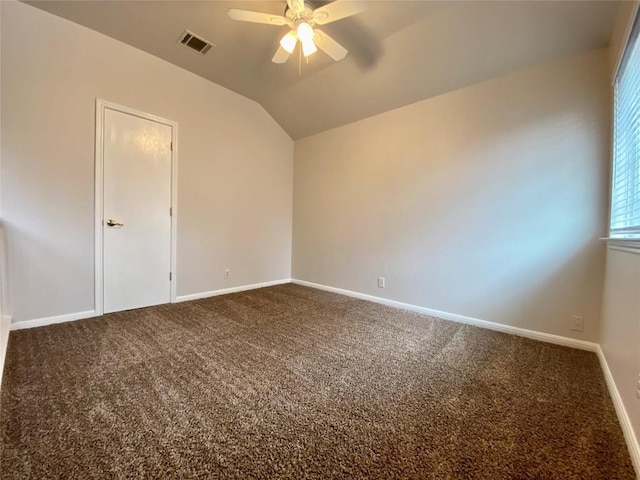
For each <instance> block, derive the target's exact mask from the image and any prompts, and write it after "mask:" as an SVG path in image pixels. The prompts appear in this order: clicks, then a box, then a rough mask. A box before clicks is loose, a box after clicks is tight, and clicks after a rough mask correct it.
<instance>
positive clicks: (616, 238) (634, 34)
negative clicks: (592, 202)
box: [605, 6, 640, 250]
mask: <svg viewBox="0 0 640 480" xmlns="http://www.w3.org/2000/svg"><path fill="white" fill-rule="evenodd" d="M635 42H640V16H639V15H638V8H637V6H636V8H635V10H634V12H633V15H631V18H630V21H629V24H628V25H627V31H626V34H625V41H624V47H623V48H622V49H621V53H620V55H619V58H618V62H617V65H616V69H615V72H614V75H613V82H612V112H611V113H612V115H611V120H612V123H611V125H612V128H611V134H612V135H611V172H610V173H611V175H610V195H609V221H608V225H607V231H608V236H607V237H606V238H605V240H607V241H608V243H609V244H610V245H613V246H618V247H623V248H630V249H634V250H635V249H640V235H639V236H635V235H634V236H633V237H624V236H621V235H620V233H619V232H612V230H611V223H612V211H613V198H614V190H613V187H614V180H615V179H614V175H615V151H616V149H615V144H616V130H615V129H616V101H617V91H616V89H617V84H618V77H619V74H621V73H622V71H623V68H624V65H625V61H626V58H627V54H628V52H630V49H631V48H632V47H633V46H634V44H635Z"/></svg>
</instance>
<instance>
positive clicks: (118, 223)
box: [107, 219, 124, 227]
mask: <svg viewBox="0 0 640 480" xmlns="http://www.w3.org/2000/svg"><path fill="white" fill-rule="evenodd" d="M107 225H109V226H110V227H123V226H124V223H120V222H116V221H115V220H112V219H109V220H107Z"/></svg>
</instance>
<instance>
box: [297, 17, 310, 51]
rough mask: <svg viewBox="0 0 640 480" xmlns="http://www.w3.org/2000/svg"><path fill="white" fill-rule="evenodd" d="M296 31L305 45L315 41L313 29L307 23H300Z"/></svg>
mask: <svg viewBox="0 0 640 480" xmlns="http://www.w3.org/2000/svg"><path fill="white" fill-rule="evenodd" d="M296 31H297V32H298V38H299V39H300V41H301V42H302V44H303V45H304V44H305V43H308V42H312V41H313V28H311V25H309V24H308V23H307V22H300V23H299V24H298V26H297V27H296Z"/></svg>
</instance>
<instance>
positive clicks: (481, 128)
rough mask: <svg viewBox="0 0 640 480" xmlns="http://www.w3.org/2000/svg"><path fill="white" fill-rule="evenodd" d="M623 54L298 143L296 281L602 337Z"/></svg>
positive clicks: (588, 58) (508, 81)
mask: <svg viewBox="0 0 640 480" xmlns="http://www.w3.org/2000/svg"><path fill="white" fill-rule="evenodd" d="M607 60H608V59H607V51H606V50H598V51H594V52H591V53H589V54H586V55H582V56H579V57H573V58H569V59H566V60H563V61H559V62H556V63H552V64H547V65H544V66H540V67H535V68H531V69H527V70H523V71H520V72H517V73H514V74H511V75H508V76H504V77H501V78H497V79H495V80H491V81H488V82H484V83H480V84H476V85H474V86H471V87H468V88H464V89H462V90H458V91H455V92H451V93H448V94H445V95H442V96H439V97H436V98H432V99H428V100H425V101H422V102H419V103H416V104H413V105H410V106H407V107H403V108H400V109H398V110H394V111H391V112H388V113H384V114H382V115H378V116H375V117H371V118H369V119H366V120H363V121H359V122H356V123H353V124H350V125H347V126H344V127H340V128H337V129H335V130H331V131H327V132H324V133H321V134H318V135H315V136H312V137H308V138H306V139H302V140H299V141H297V142H296V145H295V166H294V219H293V225H294V232H293V272H292V275H293V277H294V278H296V279H300V280H306V281H310V282H315V283H319V284H324V285H329V286H332V287H338V288H343V289H347V290H352V291H356V292H360V293H365V294H370V295H376V296H380V297H384V298H388V299H391V300H396V301H400V302H406V303H410V304H414V305H418V306H423V307H427V308H432V309H436V310H441V311H445V312H449V313H454V314H458V315H467V316H471V317H475V318H479V319H483V320H489V321H493V322H499V323H503V324H507V325H514V326H518V327H523V328H528V329H532V330H537V331H541V332H547V333H552V334H558V335H564V336H568V337H574V338H578V339H583V340H589V341H596V340H597V339H598V331H599V322H600V307H601V293H602V277H603V265H604V245H603V244H602V242H600V241H599V240H598V237H601V236H602V235H603V234H604V233H605V232H606V227H605V223H606V217H607V213H606V205H607V178H608V163H607V160H608V152H609V108H610V103H609V96H608V95H609V90H608V63H607ZM378 276H383V277H386V282H387V287H386V288H385V289H379V288H377V286H376V281H377V277H378ZM574 314H575V315H582V316H584V317H585V319H586V320H585V322H586V324H585V330H584V333H578V332H572V331H571V330H570V320H571V315H574Z"/></svg>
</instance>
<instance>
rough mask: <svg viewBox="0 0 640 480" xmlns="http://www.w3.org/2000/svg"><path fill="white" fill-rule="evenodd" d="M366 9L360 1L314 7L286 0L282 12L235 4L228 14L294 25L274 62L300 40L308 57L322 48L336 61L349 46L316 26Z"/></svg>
mask: <svg viewBox="0 0 640 480" xmlns="http://www.w3.org/2000/svg"><path fill="white" fill-rule="evenodd" d="M364 10H365V8H364V5H363V3H362V2H358V1H347V0H336V1H335V2H332V3H329V4H327V5H324V6H322V7H320V8H316V9H315V10H314V9H312V8H311V7H309V6H308V5H306V4H305V2H304V0H287V7H286V8H285V11H284V15H283V16H280V15H271V14H270V13H262V12H252V11H249V10H237V9H235V8H231V9H230V10H229V16H230V17H231V18H232V19H234V20H240V21H242V22H254V23H266V24H268V25H276V26H283V25H287V26H288V27H289V28H290V29H291V30H290V31H289V32H288V33H287V34H286V35H285V36H284V37H282V39H281V40H280V47H279V48H278V50H277V51H276V54H275V55H274V56H273V58H272V59H271V61H272V62H274V63H285V62H286V61H287V59H288V58H289V55H291V54H292V53H293V51H294V49H295V48H296V45H297V43H298V40H300V44H301V48H302V54H303V55H304V56H305V57H308V56H309V55H311V54H313V53H315V52H317V51H318V48H319V49H320V50H322V51H323V52H325V53H326V54H327V55H329V56H330V57H331V58H333V59H334V60H335V61H336V62H337V61H339V60H342V59H343V58H344V57H346V55H347V53H348V52H347V49H346V48H344V47H343V46H342V45H340V44H339V43H338V42H336V41H335V40H334V39H333V38H331V37H330V36H329V35H327V34H326V33H324V32H322V31H321V30H319V29H317V28H314V27H315V26H316V25H326V24H327V23H331V22H336V21H338V20H342V19H343V18H346V17H350V16H352V15H356V14H358V13H361V12H363V11H364Z"/></svg>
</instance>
